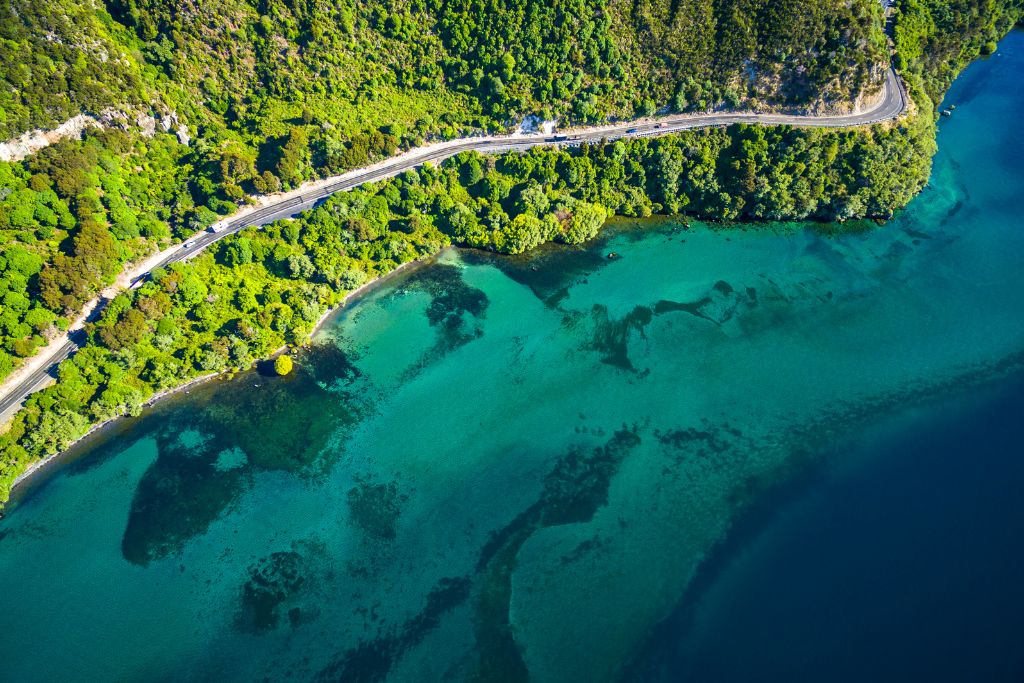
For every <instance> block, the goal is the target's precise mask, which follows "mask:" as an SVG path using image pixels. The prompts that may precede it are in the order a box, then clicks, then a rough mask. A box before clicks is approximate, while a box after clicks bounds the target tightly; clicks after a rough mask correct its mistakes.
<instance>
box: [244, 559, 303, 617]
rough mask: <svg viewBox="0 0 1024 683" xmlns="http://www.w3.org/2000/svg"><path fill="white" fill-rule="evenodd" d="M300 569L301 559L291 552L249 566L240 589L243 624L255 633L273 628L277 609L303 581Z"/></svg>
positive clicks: (277, 615)
mask: <svg viewBox="0 0 1024 683" xmlns="http://www.w3.org/2000/svg"><path fill="white" fill-rule="evenodd" d="M302 569H303V567H302V556H301V555H299V554H298V553H297V552H295V551H282V552H277V553H271V554H270V555H268V556H266V557H264V558H262V559H260V560H259V561H257V562H256V563H255V564H253V565H252V566H250V567H249V580H248V581H246V582H245V586H243V587H242V620H243V622H244V623H246V624H251V625H252V627H253V628H255V629H256V630H259V631H265V630H267V629H271V628H274V627H276V626H277V623H278V621H279V619H280V614H279V613H278V607H279V606H280V605H281V603H283V602H284V601H285V600H287V599H288V598H289V597H291V596H292V595H294V594H295V593H297V592H298V591H299V590H300V589H301V588H302V585H303V584H304V583H305V582H306V577H305V576H303V573H302ZM296 609H297V608H296Z"/></svg>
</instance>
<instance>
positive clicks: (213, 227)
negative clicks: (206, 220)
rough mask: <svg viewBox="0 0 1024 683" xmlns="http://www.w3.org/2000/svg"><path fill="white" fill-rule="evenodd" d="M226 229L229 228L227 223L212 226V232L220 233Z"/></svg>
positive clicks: (218, 222)
mask: <svg viewBox="0 0 1024 683" xmlns="http://www.w3.org/2000/svg"><path fill="white" fill-rule="evenodd" d="M226 227H228V224H227V221H217V222H216V223H214V224H213V225H211V226H210V232H220V231H221V230H223V229H224V228H226Z"/></svg>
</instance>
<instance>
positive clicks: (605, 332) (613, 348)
mask: <svg viewBox="0 0 1024 683" xmlns="http://www.w3.org/2000/svg"><path fill="white" fill-rule="evenodd" d="M590 317H591V321H592V322H593V325H594V333H593V336H592V337H591V340H590V342H589V343H588V344H587V347H588V348H590V349H593V350H595V351H597V352H598V353H600V354H601V362H602V363H607V364H608V365H612V366H615V367H617V368H620V369H622V370H629V371H630V372H636V368H635V367H634V366H633V362H632V361H631V360H630V358H629V340H630V339H631V338H632V336H633V333H637V334H639V335H640V336H641V337H642V338H644V339H646V338H647V333H646V328H647V325H649V324H650V322H651V319H652V318H653V312H652V311H651V309H650V308H648V307H646V306H637V307H636V308H634V309H633V310H632V311H630V312H629V313H627V314H626V315H625V316H624V317H623V318H622V319H621V320H613V319H611V318H610V317H609V316H608V307H607V306H603V305H601V304H594V306H593V308H592V309H591V311H590Z"/></svg>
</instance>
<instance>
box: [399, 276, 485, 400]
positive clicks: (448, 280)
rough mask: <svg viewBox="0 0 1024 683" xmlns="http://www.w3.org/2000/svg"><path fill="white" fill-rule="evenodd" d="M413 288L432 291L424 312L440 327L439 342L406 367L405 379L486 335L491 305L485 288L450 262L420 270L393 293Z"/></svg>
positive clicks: (436, 328) (408, 290)
mask: <svg viewBox="0 0 1024 683" xmlns="http://www.w3.org/2000/svg"><path fill="white" fill-rule="evenodd" d="M410 291H419V292H425V293H427V294H429V295H430V298H431V299H430V303H429V304H428V305H427V308H426V310H425V311H424V315H426V316H427V320H428V322H429V323H430V326H431V327H433V328H434V329H435V330H437V342H436V343H435V344H434V346H433V347H432V348H431V349H430V350H428V351H427V352H426V353H425V354H424V355H423V357H422V358H420V359H419V360H418V361H417V362H416V363H414V364H413V365H412V367H410V368H409V369H408V370H407V371H406V373H405V376H404V377H403V380H409V379H411V378H412V377H415V376H416V375H417V374H419V373H420V372H421V371H422V370H423V368H425V367H427V366H428V365H430V364H432V363H435V362H437V361H438V360H440V359H441V358H443V357H444V356H445V355H447V354H448V353H450V352H452V351H454V350H455V349H458V348H459V347H462V346H464V345H466V344H468V343H469V342H471V341H473V340H474V339H478V338H479V337H480V336H481V335H483V326H482V324H481V323H480V321H481V320H483V318H484V317H486V315H487V307H488V306H489V305H490V301H489V300H488V298H487V295H486V294H485V293H484V291H483V290H481V289H478V288H477V287H472V286H470V285H468V284H466V281H465V279H464V278H463V277H462V268H460V267H458V266H455V265H450V264H446V263H435V264H433V265H432V266H431V267H430V268H424V269H423V270H420V271H417V272H416V273H415V274H414V275H412V276H411V277H410V278H409V279H408V280H406V281H405V282H404V283H403V285H402V287H400V288H398V289H396V290H395V291H394V292H393V293H392V294H391V295H390V296H399V295H401V294H403V293H405V292H410Z"/></svg>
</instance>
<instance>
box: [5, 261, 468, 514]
mask: <svg viewBox="0 0 1024 683" xmlns="http://www.w3.org/2000/svg"><path fill="white" fill-rule="evenodd" d="M450 248H451V247H444V248H443V249H441V251H439V252H437V253H436V254H431V255H429V256H423V257H421V258H418V259H416V260H414V261H407V262H405V263H403V264H401V265H399V266H398V267H397V268H395V269H394V270H391V271H388V272H387V273H384V274H383V275H379V276H377V277H375V278H373V279H371V280H368V281H367V282H364V283H363V284H361V285H359V286H358V287H356V288H355V289H353V290H352V291H350V292H348V293H346V294H345V296H343V297H342V299H341V301H340V302H338V304H337V305H336V306H333V307H331V308H328V309H327V310H326V311H325V312H324V314H323V315H321V316H320V319H319V320H317V321H316V323H315V324H314V325H313V328H312V329H311V330H310V332H309V338H308V339H307V340H306V341H305V342H304V343H303V344H301V345H299V346H296V347H292V348H300V347H304V346H309V345H310V344H311V343H312V341H313V338H314V337H315V336H316V334H317V333H318V332H319V331H320V329H321V328H322V327H323V325H324V323H326V322H327V320H328V319H329V318H330V317H331V316H333V315H335V314H337V313H339V312H341V311H342V310H344V309H345V307H346V306H349V305H351V304H354V303H356V302H357V301H358V300H359V299H361V298H362V297H364V296H366V295H367V294H369V293H371V292H372V291H373V290H374V289H376V288H377V287H380V286H381V285H382V284H384V283H385V282H387V281H388V280H389V279H391V278H393V277H395V276H397V275H399V274H401V273H404V272H406V271H412V270H416V269H417V268H421V267H424V266H427V265H430V264H431V263H432V262H433V261H434V260H435V259H437V257H438V256H439V255H440V254H441V253H442V252H443V251H444V250H445V249H450ZM288 348H289V346H288V345H287V344H285V345H284V346H282V347H280V348H278V349H277V350H275V351H274V352H273V353H271V354H270V355H269V356H266V357H264V358H259V359H256V360H255V361H253V366H252V367H250V368H247V369H246V370H241V371H239V370H234V369H229V370H221V371H220V372H209V373H206V374H205V375H200V376H198V377H193V378H191V379H189V380H187V381H186V382H184V383H183V384H179V385H178V386H175V387H170V388H168V389H164V390H163V391H158V392H157V393H155V394H153V395H152V396H150V397H149V398H148V399H146V400H145V401H144V402H143V403H142V410H143V411H146V410H149V409H151V408H153V406H155V405H156V404H157V403H159V402H160V401H162V400H164V399H166V398H170V397H172V396H175V395H177V394H180V393H181V392H182V391H186V392H187V390H188V389H191V388H192V387H194V386H198V385H200V384H205V383H206V382H209V381H210V380H214V379H218V378H226V377H228V376H229V375H232V374H238V373H241V372H246V371H248V370H252V369H253V368H254V367H255V366H256V364H257V363H261V362H263V361H266V360H269V359H273V358H275V357H277V356H278V355H280V354H281V353H283V352H285V351H286V350H288ZM126 417H141V413H140V415H130V414H128V413H122V414H120V415H114V416H113V417H109V418H107V419H106V420H103V421H102V422H99V423H97V424H94V425H92V426H91V427H89V429H88V430H87V431H86V432H85V433H84V434H82V435H81V436H80V437H78V438H77V439H75V440H74V441H72V442H71V443H70V444H68V446H67V448H64V449H62V450H60V451H57V452H56V453H54V454H52V455H48V456H46V457H45V458H42V459H40V460H37V461H35V462H33V463H32V464H30V465H29V466H28V467H27V468H25V471H24V472H22V473H21V474H19V475H18V476H17V477H16V478H15V479H14V481H13V482H11V488H10V492H9V500H8V503H6V504H4V505H3V506H0V517H2V516H3V509H2V507H6V505H9V504H10V503H11V502H12V501H14V499H15V496H14V493H15V491H17V490H18V489H24V486H25V484H26V483H32V480H33V479H35V478H37V477H38V476H41V475H42V474H43V473H45V471H46V470H48V469H49V468H50V467H56V466H57V465H59V464H60V461H61V460H63V459H64V458H65V457H66V456H67V455H68V454H70V453H72V452H73V451H74V450H75V449H76V448H78V447H81V446H82V445H83V443H84V442H85V441H86V440H87V439H89V438H90V437H95V436H97V435H99V433H100V432H101V431H102V430H104V429H106V428H109V427H111V426H113V425H115V424H117V423H118V422H119V421H121V420H123V419H124V418H126Z"/></svg>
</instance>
